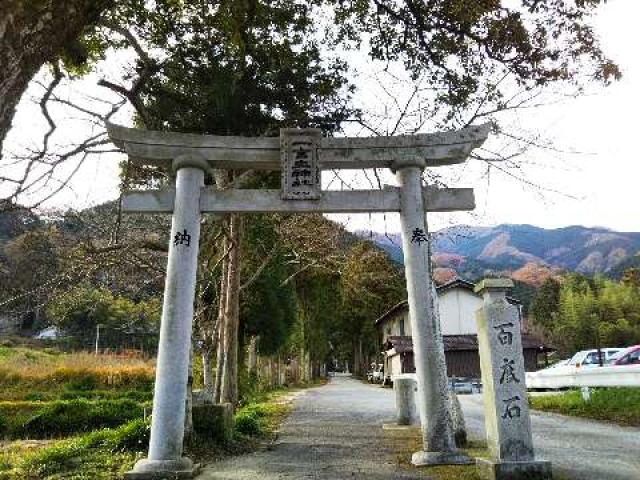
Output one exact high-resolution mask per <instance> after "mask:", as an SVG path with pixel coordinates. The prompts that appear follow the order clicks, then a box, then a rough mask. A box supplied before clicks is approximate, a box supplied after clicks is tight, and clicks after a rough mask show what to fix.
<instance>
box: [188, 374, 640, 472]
mask: <svg viewBox="0 0 640 480" xmlns="http://www.w3.org/2000/svg"><path fill="white" fill-rule="evenodd" d="M459 398H460V400H461V403H462V407H463V410H464V412H465V418H466V422H467V428H468V430H469V433H470V436H471V437H472V438H474V437H475V438H484V417H483V413H482V397H481V396H480V395H460V397H459ZM393 417H394V397H393V392H392V391H391V390H390V389H383V388H380V387H377V386H371V385H365V384H363V383H361V382H359V381H357V380H353V379H351V378H348V377H335V378H333V379H332V381H331V382H330V383H329V384H328V385H326V386H323V387H319V388H312V389H309V390H306V391H305V392H304V393H303V394H302V395H300V396H299V397H297V399H296V400H295V402H294V408H293V411H292V414H291V416H290V417H289V418H288V419H287V420H286V421H285V423H284V424H283V427H282V432H281V435H280V437H279V439H278V442H277V444H276V445H275V446H274V447H273V448H272V449H270V450H265V451H260V452H256V453H253V454H250V455H244V456H241V457H236V458H233V459H230V460H227V461H225V462H220V463H216V464H213V465H211V466H209V467H208V468H206V469H205V471H204V472H203V474H202V475H201V476H200V477H198V478H199V480H248V479H257V480H276V479H278V480H279V479H327V480H328V479H332V480H338V479H347V478H348V479H365V478H366V479H367V480H383V479H384V480H387V479H409V478H413V477H412V476H411V475H410V474H409V473H408V472H406V471H404V472H402V471H400V470H399V469H398V468H397V466H396V464H395V459H394V456H393V453H392V452H391V451H389V450H388V449H387V448H386V447H385V445H384V443H383V442H382V441H381V439H382V435H383V430H382V428H381V426H382V424H383V423H386V422H389V421H391V420H392V419H393ZM532 425H533V433H534V444H535V446H536V450H537V454H538V456H539V457H540V458H544V459H546V460H551V461H552V462H553V466H554V471H556V472H563V473H566V474H568V475H569V476H570V477H571V478H573V479H575V480H639V479H640V429H639V428H623V427H618V426H613V425H607V424H604V423H600V422H594V421H588V420H582V419H577V418H570V417H564V416H561V415H554V414H546V413H537V412H534V413H533V415H532Z"/></svg>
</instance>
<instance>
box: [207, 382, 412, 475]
mask: <svg viewBox="0 0 640 480" xmlns="http://www.w3.org/2000/svg"><path fill="white" fill-rule="evenodd" d="M393 416H394V402H393V392H392V391H391V390H389V389H381V388H380V387H377V386H372V385H366V384H363V383H362V382H360V381H357V380H354V379H352V378H350V377H334V378H332V380H331V382H330V383H329V384H327V385H325V386H323V387H318V388H311V389H309V390H306V391H305V392H304V393H303V394H302V395H300V396H299V397H297V398H296V400H295V402H294V408H293V411H292V413H291V415H290V416H289V418H288V419H287V420H286V421H285V423H284V424H283V426H282V431H281V433H280V435H279V438H278V442H277V444H276V445H275V446H274V447H273V448H272V449H270V450H265V451H259V452H256V453H252V454H249V455H244V456H241V457H236V458H233V459H230V460H227V461H224V462H220V463H215V464H212V465H211V466H209V467H207V468H205V470H204V472H203V473H202V474H201V475H200V476H199V477H198V480H214V479H215V480H222V479H224V480H248V479H252V480H275V479H326V480H329V479H331V480H339V479H340V480H341V479H367V480H389V479H409V478H413V477H412V476H408V474H407V473H406V472H405V473H403V472H401V471H398V469H397V468H396V465H395V463H394V459H393V454H392V452H390V451H389V450H387V449H386V448H385V446H384V444H383V442H382V440H381V438H382V435H383V430H382V424H383V423H385V422H389V421H390V420H391V419H393Z"/></svg>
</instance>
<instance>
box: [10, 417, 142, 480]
mask: <svg viewBox="0 0 640 480" xmlns="http://www.w3.org/2000/svg"><path fill="white" fill-rule="evenodd" d="M148 442H149V425H148V423H147V422H144V421H143V420H134V421H132V422H129V423H127V424H126V425H123V426H121V427H119V428H117V429H103V430H97V431H94V432H91V433H88V434H85V435H79V436H76V437H72V438H69V439H67V440H62V441H58V442H55V443H53V444H51V445H45V446H43V447H42V448H39V449H35V450H34V451H24V450H23V451H20V450H19V446H16V447H15V450H14V452H13V454H12V453H11V452H8V454H5V456H4V459H3V460H2V461H0V480H13V479H22V478H34V479H35V478H38V479H43V480H54V479H56V480H57V479H59V478H65V479H78V480H79V479H89V478H91V479H94V478H95V479H104V480H107V479H109V480H111V479H116V478H122V476H123V474H124V472H125V471H127V470H129V469H131V467H132V466H133V464H134V462H135V461H136V459H137V458H139V457H140V456H141V454H142V452H143V451H144V450H145V449H146V446H147V444H148Z"/></svg>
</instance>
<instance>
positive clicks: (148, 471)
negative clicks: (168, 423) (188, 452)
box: [124, 457, 200, 480]
mask: <svg viewBox="0 0 640 480" xmlns="http://www.w3.org/2000/svg"><path fill="white" fill-rule="evenodd" d="M198 473H200V465H199V464H195V465H194V464H193V462H192V461H191V460H190V459H188V458H187V457H182V458H181V459H180V460H149V459H146V458H145V459H142V460H140V461H138V462H137V463H136V464H135V466H134V467H133V470H131V471H130V472H127V473H125V474H124V478H125V479H126V480H178V479H180V480H182V479H190V478H194V477H195V476H196V475H198Z"/></svg>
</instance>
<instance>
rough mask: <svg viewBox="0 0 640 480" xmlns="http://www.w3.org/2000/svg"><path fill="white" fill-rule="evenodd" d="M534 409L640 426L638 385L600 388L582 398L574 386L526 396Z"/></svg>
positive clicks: (639, 393)
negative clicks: (552, 392) (568, 389)
mask: <svg viewBox="0 0 640 480" xmlns="http://www.w3.org/2000/svg"><path fill="white" fill-rule="evenodd" d="M530 402H531V406H532V407H533V408H534V409H536V410H542V411H546V412H555V413H561V414H563V415H571V416H575V417H585V418H593V419H595V420H605V421H610V422H614V423H618V424H620V425H633V426H640V388H601V389H596V390H593V391H592V392H591V399H590V400H589V401H585V400H583V399H582V394H581V393H580V391H578V390H573V391H569V392H565V393H561V394H557V395H541V396H532V397H530Z"/></svg>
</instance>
